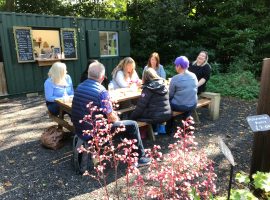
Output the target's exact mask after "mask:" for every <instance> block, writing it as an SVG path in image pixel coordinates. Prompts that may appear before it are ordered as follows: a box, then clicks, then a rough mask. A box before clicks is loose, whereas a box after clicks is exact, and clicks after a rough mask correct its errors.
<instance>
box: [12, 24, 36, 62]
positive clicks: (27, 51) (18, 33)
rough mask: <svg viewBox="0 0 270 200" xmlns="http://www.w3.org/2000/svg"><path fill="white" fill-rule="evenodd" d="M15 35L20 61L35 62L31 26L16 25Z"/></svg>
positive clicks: (14, 28)
mask: <svg viewBox="0 0 270 200" xmlns="http://www.w3.org/2000/svg"><path fill="white" fill-rule="evenodd" d="M13 35H14V40H15V46H16V54H17V59H18V62H19V63H25V62H35V57H34V52H33V40H32V32H31V28H30V27H18V26H14V27H13Z"/></svg>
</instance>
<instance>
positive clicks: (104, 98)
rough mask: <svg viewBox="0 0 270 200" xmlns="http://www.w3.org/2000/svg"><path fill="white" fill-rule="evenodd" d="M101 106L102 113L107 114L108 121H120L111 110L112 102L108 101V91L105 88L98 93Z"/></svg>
mask: <svg viewBox="0 0 270 200" xmlns="http://www.w3.org/2000/svg"><path fill="white" fill-rule="evenodd" d="M100 100H101V108H103V109H104V113H105V114H106V116H107V119H108V122H109V123H114V122H117V121H120V119H119V117H118V115H117V113H116V112H115V111H114V110H113V107H112V102H111V101H110V97H109V93H108V91H107V90H104V91H103V92H101V93H100Z"/></svg>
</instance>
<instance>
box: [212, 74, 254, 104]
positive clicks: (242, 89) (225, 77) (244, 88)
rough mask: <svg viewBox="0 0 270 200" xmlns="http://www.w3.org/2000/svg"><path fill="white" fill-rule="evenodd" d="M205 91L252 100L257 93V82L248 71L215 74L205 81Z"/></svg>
mask: <svg viewBox="0 0 270 200" xmlns="http://www.w3.org/2000/svg"><path fill="white" fill-rule="evenodd" d="M207 91H210V92H217V93H221V95H222V96H232V97H239V98H241V99H246V100H254V99H257V98H258V95H259V84H258V82H257V80H256V79H255V78H254V75H253V74H252V73H251V72H249V71H245V72H239V73H230V74H217V75H213V76H211V78H210V80H209V81H208V82H207Z"/></svg>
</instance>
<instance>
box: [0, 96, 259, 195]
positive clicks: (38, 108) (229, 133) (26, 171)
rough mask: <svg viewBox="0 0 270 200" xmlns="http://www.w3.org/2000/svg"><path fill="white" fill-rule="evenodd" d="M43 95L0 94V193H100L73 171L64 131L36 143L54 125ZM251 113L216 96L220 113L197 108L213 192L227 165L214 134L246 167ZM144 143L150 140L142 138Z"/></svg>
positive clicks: (164, 139)
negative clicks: (58, 139)
mask: <svg viewBox="0 0 270 200" xmlns="http://www.w3.org/2000/svg"><path fill="white" fill-rule="evenodd" d="M43 98H44V97H43V96H38V97H31V98H24V97H21V98H14V99H1V100H0V116H1V118H0V171H1V173H0V199H2V200H17V199H35V200H37V199H42V200H43V199H44V200H45V199H48V200H51V199H57V200H61V199H76V200H84V199H102V196H101V195H100V196H98V194H99V191H100V186H99V184H98V183H97V182H96V181H93V180H92V179H90V178H89V177H82V176H80V175H76V174H75V173H74V171H73V168H72V165H71V143H72V138H71V137H70V138H69V139H68V140H67V141H66V145H65V146H64V147H63V148H62V149H59V150H57V151H53V150H48V149H45V148H43V147H42V146H41V145H40V141H39V138H40V135H41V134H42V132H43V130H44V129H45V128H46V127H49V126H51V125H54V124H55V123H54V122H52V121H51V120H50V119H49V117H48V115H47V110H46V107H45V104H44V100H43ZM255 114H256V102H246V101H241V100H239V99H233V98H222V100H221V109H220V118H219V119H218V120H216V121H211V120H209V118H208V113H207V109H203V108H202V109H199V116H200V120H201V123H200V124H196V126H195V127H196V131H195V136H196V140H197V142H198V143H199V146H200V147H202V148H205V149H206V151H207V152H208V154H209V156H210V157H211V158H212V159H213V160H214V161H215V170H216V173H217V175H218V179H217V189H218V194H226V190H227V187H228V183H229V181H228V180H229V171H230V166H229V163H228V161H227V160H226V159H225V157H224V156H223V155H222V154H221V152H220V150H219V147H218V144H217V137H218V136H220V137H222V138H223V140H224V142H225V143H226V144H227V145H228V146H229V148H230V149H231V151H232V153H233V156H234V159H235V161H236V163H237V166H236V168H235V171H236V172H237V171H240V170H242V171H245V172H247V173H248V172H249V167H250V159H251V147H252V140H253V133H252V131H251V130H250V128H249V126H248V124H247V122H246V117H247V116H249V115H255ZM170 142H171V138H170V137H168V136H158V138H157V142H156V143H157V144H160V145H161V146H162V147H166V146H167V144H168V143H170ZM144 144H145V146H146V148H150V147H151V146H152V145H153V143H152V142H151V141H149V140H146V141H144Z"/></svg>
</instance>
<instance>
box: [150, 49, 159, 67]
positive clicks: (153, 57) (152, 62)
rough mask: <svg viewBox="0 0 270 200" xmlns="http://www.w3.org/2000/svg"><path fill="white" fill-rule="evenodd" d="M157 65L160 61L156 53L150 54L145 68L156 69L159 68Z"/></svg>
mask: <svg viewBox="0 0 270 200" xmlns="http://www.w3.org/2000/svg"><path fill="white" fill-rule="evenodd" d="M159 64H160V59H159V55H158V53H157V52H154V53H152V54H151V55H150V57H149V59H148V63H147V66H148V67H153V68H154V69H156V68H157V67H158V66H159Z"/></svg>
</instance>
